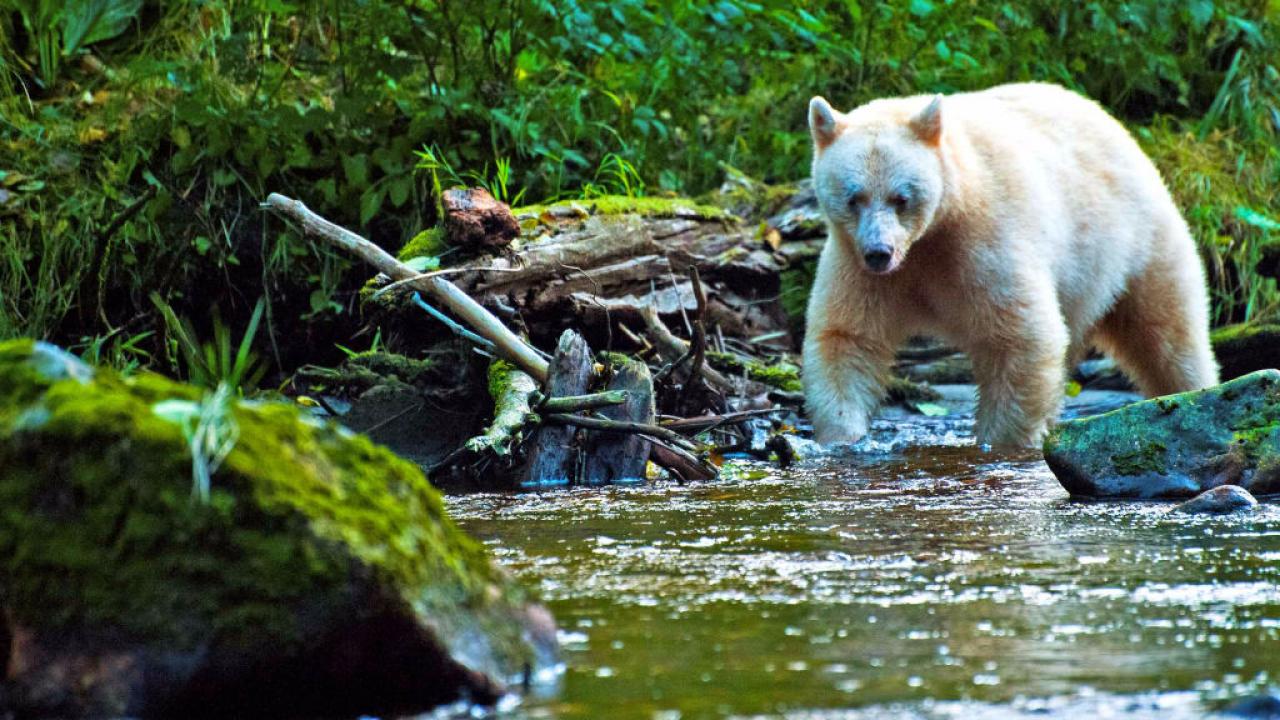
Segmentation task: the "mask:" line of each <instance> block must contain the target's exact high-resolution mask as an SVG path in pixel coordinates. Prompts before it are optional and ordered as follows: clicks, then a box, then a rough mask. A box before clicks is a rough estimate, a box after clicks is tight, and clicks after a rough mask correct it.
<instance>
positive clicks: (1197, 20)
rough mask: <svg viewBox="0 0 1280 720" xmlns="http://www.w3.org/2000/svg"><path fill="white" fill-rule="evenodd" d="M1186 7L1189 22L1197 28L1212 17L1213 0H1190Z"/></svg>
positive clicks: (1205, 23) (1201, 26)
mask: <svg viewBox="0 0 1280 720" xmlns="http://www.w3.org/2000/svg"><path fill="white" fill-rule="evenodd" d="M1187 9H1188V10H1189V11H1190V13H1191V24H1192V25H1194V26H1195V27H1196V29H1197V30H1199V29H1201V28H1203V27H1204V26H1205V25H1208V24H1209V21H1210V20H1212V19H1213V0H1190V3H1189V6H1188V8H1187Z"/></svg>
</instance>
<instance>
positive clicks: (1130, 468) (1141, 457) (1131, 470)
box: [1111, 442, 1166, 475]
mask: <svg viewBox="0 0 1280 720" xmlns="http://www.w3.org/2000/svg"><path fill="white" fill-rule="evenodd" d="M1165 450H1166V448H1165V445H1164V443H1160V442H1147V443H1144V444H1143V445H1142V447H1140V448H1138V449H1137V450H1131V451H1129V452H1123V453H1115V454H1113V455H1112V456H1111V466H1112V467H1113V468H1115V471H1116V473H1117V474H1119V475H1143V474H1145V473H1156V474H1157V475H1160V474H1163V473H1164V471H1165V462H1164V460H1165Z"/></svg>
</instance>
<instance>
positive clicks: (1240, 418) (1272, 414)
mask: <svg viewBox="0 0 1280 720" xmlns="http://www.w3.org/2000/svg"><path fill="white" fill-rule="evenodd" d="M1044 456H1045V461H1046V462H1047V463H1048V464H1049V467H1050V468H1051V469H1052V470H1053V472H1054V474H1055V475H1056V476H1057V477H1058V481H1059V482H1061V483H1062V486H1063V487H1064V488H1066V489H1067V492H1070V493H1071V494H1072V495H1082V496H1092V497H1139V498H1153V497H1191V496H1194V495H1197V494H1199V493H1200V492H1203V491H1204V490H1207V489H1210V488H1213V487H1217V486H1219V485H1227V484H1230V485H1239V486H1241V487H1243V488H1245V489H1246V490H1249V491H1250V492H1252V493H1254V494H1259V495H1260V494H1270V493H1276V492H1280V371H1277V370H1262V371H1258V372H1255V373H1252V374H1249V375H1245V376H1244V377H1241V378H1237V379H1235V380H1232V381H1230V382H1227V383H1223V384H1222V385H1218V386H1216V387H1212V388H1208V389H1206V390H1197V391H1194V392H1188V393H1182V394H1179V395H1168V396H1165V397H1159V398H1154V399H1151V400H1146V401H1144V402H1139V403H1134V404H1132V405H1128V406H1126V407H1123V408H1120V409H1118V410H1113V411H1111V412H1109V413H1104V414H1102V415H1094V416H1091V417H1085V418H1080V419H1078V420H1071V421H1068V422H1064V423H1061V424H1059V425H1058V426H1057V427H1055V428H1054V429H1053V430H1052V431H1051V432H1050V433H1049V435H1048V437H1047V438H1045V442H1044Z"/></svg>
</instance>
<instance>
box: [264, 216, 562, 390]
mask: <svg viewBox="0 0 1280 720" xmlns="http://www.w3.org/2000/svg"><path fill="white" fill-rule="evenodd" d="M263 206H264V207H266V208H267V209H269V210H272V211H273V212H276V213H279V214H280V215H283V216H284V217H287V218H289V219H291V220H293V221H294V222H296V223H298V224H299V225H300V226H302V229H303V231H304V232H306V233H307V234H309V235H313V236H316V237H319V238H321V239H323V240H325V241H327V242H329V243H331V244H333V245H335V246H337V247H339V248H341V249H343V250H346V251H347V252H350V253H352V254H353V255H355V256H357V257H359V258H360V259H362V260H364V261H365V262H367V263H369V264H370V265H372V266H374V267H375V268H377V269H378V270H379V271H380V272H382V273H385V274H386V275H387V276H388V277H390V278H391V279H392V280H393V281H394V280H406V279H409V278H415V276H417V275H419V274H420V273H418V272H417V271H415V270H414V269H413V268H411V267H409V266H407V265H405V264H404V263H402V262H400V261H399V260H396V259H395V258H394V257H392V256H391V255H390V254H388V253H387V251H385V250H383V249H382V248H380V247H378V246H377V245H374V244H373V243H372V242H370V241H368V240H366V239H365V238H362V237H360V236H359V235H357V234H355V233H353V232H351V231H350V230H347V229H346V228H344V227H342V226H340V225H335V224H334V223H331V222H329V221H328V220H325V219H324V218H322V217H320V216H319V215H316V214H315V213H314V212H312V211H311V209H310V208H308V207H307V206H306V205H304V204H303V203H302V202H301V201H298V200H294V199H292V198H288V197H285V196H284V195H281V194H279V193H271V194H270V195H269V196H267V200H266V202H264V203H263ZM409 285H411V286H412V287H414V288H416V289H418V290H421V291H422V292H424V293H426V294H427V295H429V296H431V297H432V298H433V299H434V300H436V301H437V302H439V303H440V304H441V305H444V306H445V307H447V308H448V309H449V310H451V311H453V312H454V313H455V314H457V315H458V316H459V317H461V318H462V319H463V320H464V321H465V322H466V323H467V324H468V325H470V326H471V328H472V329H473V330H475V332H476V333H477V334H478V335H480V336H481V337H484V338H486V339H487V340H489V341H490V342H492V343H493V344H494V346H495V347H496V348H497V350H498V353H499V354H500V355H501V356H502V357H503V358H505V359H507V360H510V361H511V362H512V363H514V364H515V365H516V366H518V367H519V368H520V369H522V370H524V371H525V372H526V373H528V374H529V375H531V376H533V378H534V379H536V380H538V381H539V382H545V381H546V379H547V375H548V368H549V366H548V363H547V361H546V360H544V359H543V358H542V357H541V356H540V355H538V353H537V351H536V350H534V349H533V348H532V347H530V346H529V345H528V344H527V343H525V342H524V341H523V340H521V339H520V337H519V336H518V335H516V334H515V333H513V332H511V330H510V329H509V328H507V326H506V325H503V324H502V322H501V321H499V320H498V319H497V318H496V317H494V316H493V315H492V314H491V313H489V311H488V310H485V309H484V308H483V307H481V306H480V304H479V303H477V302H476V301H475V300H473V299H471V297H469V296H468V295H467V294H466V293H464V292H463V291H462V290H461V289H459V288H458V286H456V285H454V284H453V283H451V282H449V281H448V280H446V279H444V278H443V277H431V278H422V279H416V278H415V279H414V280H413V281H412V282H410V283H409Z"/></svg>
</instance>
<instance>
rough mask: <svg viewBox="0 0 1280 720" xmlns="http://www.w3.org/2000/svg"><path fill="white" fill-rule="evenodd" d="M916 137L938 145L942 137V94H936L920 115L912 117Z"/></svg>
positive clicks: (912, 126) (912, 127)
mask: <svg viewBox="0 0 1280 720" xmlns="http://www.w3.org/2000/svg"><path fill="white" fill-rule="evenodd" d="M911 129H912V130H913V131H914V132H915V134H916V137H918V138H920V140H922V141H923V142H925V143H927V144H929V145H937V144H938V140H939V139H940V138H941V137H942V96H941V95H934V96H933V99H932V100H930V101H929V104H928V105H926V106H925V108H924V110H921V111H920V113H919V114H918V115H916V116H915V117H913V118H911Z"/></svg>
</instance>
